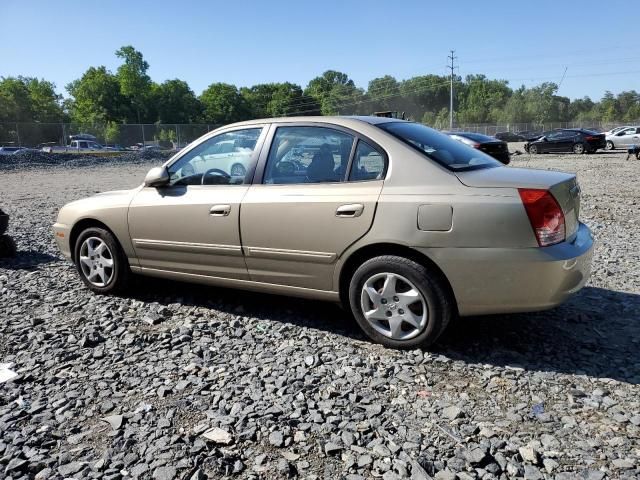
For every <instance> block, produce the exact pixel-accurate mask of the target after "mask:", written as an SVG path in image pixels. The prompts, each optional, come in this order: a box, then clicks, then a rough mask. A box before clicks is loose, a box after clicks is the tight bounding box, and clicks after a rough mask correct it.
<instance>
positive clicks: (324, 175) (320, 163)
mask: <svg viewBox="0 0 640 480" xmlns="http://www.w3.org/2000/svg"><path fill="white" fill-rule="evenodd" d="M334 168H335V162H334V160H333V154H332V153H331V147H330V146H329V145H328V144H326V143H325V144H323V145H322V146H321V147H320V150H318V151H317V152H316V154H315V155H314V156H313V159H312V160H311V163H310V164H309V166H308V167H307V179H308V180H309V182H310V183H317V182H337V181H338V180H339V177H338V175H336V173H335V172H334Z"/></svg>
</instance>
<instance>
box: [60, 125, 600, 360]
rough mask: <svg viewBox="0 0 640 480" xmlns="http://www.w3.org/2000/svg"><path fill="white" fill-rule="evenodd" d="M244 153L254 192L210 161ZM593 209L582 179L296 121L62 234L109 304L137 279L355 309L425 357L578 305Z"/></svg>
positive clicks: (249, 137) (77, 214)
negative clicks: (442, 344) (494, 327)
mask: <svg viewBox="0 0 640 480" xmlns="http://www.w3.org/2000/svg"><path fill="white" fill-rule="evenodd" d="M240 139H244V140H243V141H244V142H245V143H244V145H243V146H242V148H246V149H248V150H250V152H249V154H248V155H245V158H248V163H246V165H247V174H246V175H245V176H244V177H242V176H235V175H232V174H231V172H230V171H229V170H227V168H228V165H229V162H228V160H227V159H225V158H224V157H222V156H219V157H209V158H207V153H206V152H211V151H216V150H217V149H218V148H221V147H220V146H221V145H229V143H228V142H229V141H230V140H233V141H234V146H235V145H236V143H235V142H236V140H240ZM254 139H255V141H254ZM250 141H251V146H250ZM239 143H241V142H239ZM225 148H227V147H225ZM312 152H313V153H312ZM231 153H232V154H235V152H231ZM243 153H244V152H243ZM212 155H214V154H212ZM203 158H204V163H203ZM295 162H297V164H298V167H296V165H295V164H294V163H295ZM579 208H580V188H579V187H578V184H577V182H576V177H575V175H573V174H569V173H560V172H555V171H546V170H533V169H519V168H506V167H504V166H503V165H502V164H501V163H500V162H498V161H497V160H495V159H494V158H492V157H490V156H489V155H487V154H485V153H483V152H482V151H480V150H478V149H475V148H471V147H469V146H467V145H464V144H463V143H461V142H458V141H456V140H453V139H452V138H450V137H449V136H447V135H444V134H442V133H439V132H437V131H436V130H433V129H430V128H428V127H426V126H424V125H421V124H417V123H413V122H407V121H403V120H397V119H393V118H380V117H307V118H303V119H301V118H289V119H288V118H279V119H270V120H251V121H246V122H241V123H236V124H232V125H227V126H225V127H222V128H220V129H218V130H215V131H213V132H211V133H208V134H206V135H204V136H203V137H201V138H200V139H198V140H196V141H195V142H193V143H192V144H191V145H189V146H188V147H187V148H185V149H183V150H181V151H180V152H179V153H177V154H175V155H174V156H173V157H172V158H170V159H169V160H168V161H167V162H166V163H165V164H163V165H162V166H160V167H155V168H152V169H151V170H150V171H149V173H148V174H147V176H146V178H145V180H144V183H143V184H142V185H140V186H139V187H136V188H134V189H132V190H124V191H116V192H108V193H103V194H100V195H96V196H93V197H90V198H86V199H83V200H79V201H75V202H72V203H69V204H67V205H66V206H64V207H63V208H62V209H61V210H60V212H59V214H58V217H57V221H56V223H55V225H54V226H53V230H54V233H55V239H56V241H57V245H58V247H59V248H60V250H61V251H62V253H63V254H64V255H65V256H66V257H67V258H69V259H71V260H72V261H73V262H74V263H75V265H76V268H77V271H78V274H79V276H80V278H81V279H82V281H83V282H84V284H85V285H86V286H87V287H88V288H89V289H90V290H92V291H94V292H96V293H102V294H107V293H112V292H116V291H123V290H124V289H126V287H127V283H128V281H129V279H130V277H131V274H132V273H137V274H142V275H151V276H157V277H163V278H167V279H176V280H181V281H192V282H199V283H204V284H209V285H216V286H224V287H236V288H241V289H245V290H256V291H264V292H268V293H271V294H286V295H295V296H301V297H306V298H314V299H323V300H330V301H336V302H342V303H343V304H344V305H345V306H346V307H347V308H349V309H350V310H351V312H353V315H354V316H355V318H356V319H357V322H358V323H359V325H360V326H361V327H362V329H363V330H364V332H365V333H366V334H367V335H368V336H369V337H370V338H372V339H373V340H375V341H378V342H380V343H383V344H385V345H387V346H391V347H404V348H409V347H415V346H417V345H428V344H431V343H433V342H434V341H435V340H436V339H437V338H438V336H439V335H440V334H441V333H442V332H443V330H444V329H445V328H446V326H447V324H448V323H449V321H450V320H451V318H452V317H453V316H454V314H460V315H463V316H467V315H478V314H489V313H507V312H525V311H534V310H541V309H547V308H551V307H553V306H555V305H558V304H560V303H562V302H564V301H565V300H566V299H567V298H568V297H569V296H570V295H571V294H573V293H575V292H576V291H578V290H579V289H580V288H581V287H582V286H583V285H584V284H585V282H586V281H587V279H588V277H589V272H590V264H591V256H592V250H593V240H592V237H591V232H590V230H589V228H588V227H587V226H585V225H584V224H582V223H581V222H580V221H579V220H578V213H579ZM514 279H517V281H514Z"/></svg>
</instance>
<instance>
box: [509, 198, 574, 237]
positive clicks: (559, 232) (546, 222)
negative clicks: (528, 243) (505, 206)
mask: <svg viewBox="0 0 640 480" xmlns="http://www.w3.org/2000/svg"><path fill="white" fill-rule="evenodd" d="M518 192H519V193H520V198H521V199H522V203H523V205H524V209H525V210H526V211H527V216H528V217H529V221H530V222H531V226H532V227H533V231H534V232H535V234H536V238H537V239H538V245H540V246H541V247H548V246H549V245H553V244H556V243H560V242H562V241H564V239H565V228H564V213H562V209H561V208H560V205H558V202H557V201H556V199H555V198H554V197H553V195H551V193H550V192H549V191H548V190H540V189H533V188H519V189H518Z"/></svg>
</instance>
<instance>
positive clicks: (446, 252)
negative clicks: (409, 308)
mask: <svg viewBox="0 0 640 480" xmlns="http://www.w3.org/2000/svg"><path fill="white" fill-rule="evenodd" d="M417 250H419V251H421V252H423V253H424V254H425V255H427V256H428V257H430V258H431V259H432V260H433V261H434V262H435V263H436V264H437V265H438V266H439V267H440V268H441V269H442V271H443V272H444V274H445V275H446V277H447V279H448V280H449V282H450V283H451V287H452V288H453V292H454V294H455V296H456V301H457V303H458V311H459V313H460V315H462V316H466V315H484V314H493V313H514V312H531V311H538V310H545V309H548V308H553V307H555V306H557V305H559V304H561V303H563V302H564V301H565V300H567V299H568V298H569V297H570V296H571V295H572V294H574V293H575V292H577V291H578V290H580V289H581V288H582V287H583V286H584V284H585V283H586V282H587V280H588V279H589V275H590V273H591V259H592V255H593V237H592V235H591V231H590V230H589V228H588V227H587V226H586V225H584V224H580V226H579V228H578V232H577V234H576V236H575V238H574V239H573V240H572V241H570V242H562V243H559V244H557V245H553V246H551V247H544V248H512V249H509V248H417Z"/></svg>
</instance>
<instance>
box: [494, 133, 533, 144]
mask: <svg viewBox="0 0 640 480" xmlns="http://www.w3.org/2000/svg"><path fill="white" fill-rule="evenodd" d="M495 137H496V138H497V139H498V140H502V141H504V142H525V141H527V138H525V137H523V136H522V135H519V134H517V133H515V132H498V133H496V135H495Z"/></svg>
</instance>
